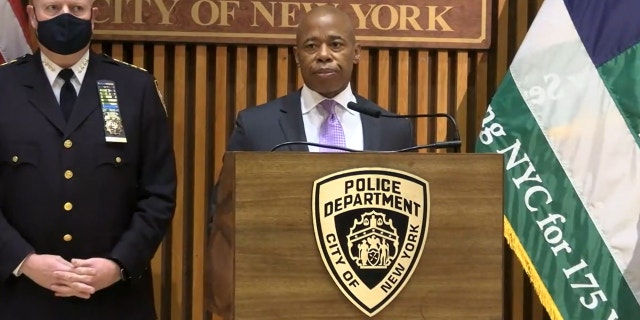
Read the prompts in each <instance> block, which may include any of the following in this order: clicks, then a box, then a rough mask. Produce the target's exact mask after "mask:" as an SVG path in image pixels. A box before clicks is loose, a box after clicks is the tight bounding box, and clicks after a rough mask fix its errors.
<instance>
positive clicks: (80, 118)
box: [65, 52, 102, 136]
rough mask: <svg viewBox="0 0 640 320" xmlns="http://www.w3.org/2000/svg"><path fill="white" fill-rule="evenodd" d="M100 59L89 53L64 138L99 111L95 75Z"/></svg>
mask: <svg viewBox="0 0 640 320" xmlns="http://www.w3.org/2000/svg"><path fill="white" fill-rule="evenodd" d="M101 59H102V58H101V56H100V55H97V54H94V53H93V52H91V53H90V57H89V65H88V66H87V73H86V74H85V75H84V79H83V80H82V86H81V87H80V93H78V99H76V104H75V105H74V106H73V111H72V112H71V116H69V122H68V124H67V128H66V130H65V136H69V135H71V133H73V131H75V130H76V129H77V128H78V127H79V126H80V125H81V124H82V123H83V122H84V121H85V119H87V117H89V115H90V114H91V113H93V112H94V111H97V110H99V109H100V98H99V96H98V87H97V81H98V78H97V75H98V73H99V72H98V70H99V69H100V64H101V63H102V60H101Z"/></svg>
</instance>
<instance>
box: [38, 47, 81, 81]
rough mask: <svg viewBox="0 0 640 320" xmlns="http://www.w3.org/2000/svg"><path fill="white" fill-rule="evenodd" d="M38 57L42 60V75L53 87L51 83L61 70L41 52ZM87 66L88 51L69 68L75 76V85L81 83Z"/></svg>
mask: <svg viewBox="0 0 640 320" xmlns="http://www.w3.org/2000/svg"><path fill="white" fill-rule="evenodd" d="M40 57H41V58H42V65H43V66H44V73H45V74H46V75H47V79H49V84H51V86H53V82H54V81H56V78H57V77H58V73H60V71H61V70H62V69H63V68H62V67H60V66H59V65H57V64H55V63H54V62H53V61H51V59H49V58H48V57H47V56H46V55H44V53H42V52H40ZM87 65H89V50H87V51H86V52H85V53H84V54H83V55H82V57H81V58H80V60H78V62H76V63H75V64H74V65H72V66H71V70H73V73H74V75H75V76H76V77H75V78H76V80H77V81H78V82H77V83H82V80H83V79H84V75H85V74H86V73H87Z"/></svg>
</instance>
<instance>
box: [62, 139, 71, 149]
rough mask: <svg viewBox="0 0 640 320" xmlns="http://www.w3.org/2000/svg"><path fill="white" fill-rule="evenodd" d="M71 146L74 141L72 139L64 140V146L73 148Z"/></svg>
mask: <svg viewBox="0 0 640 320" xmlns="http://www.w3.org/2000/svg"><path fill="white" fill-rule="evenodd" d="M71 146H73V142H71V140H69V139H67V140H65V141H64V147H65V148H67V149H69V148H71Z"/></svg>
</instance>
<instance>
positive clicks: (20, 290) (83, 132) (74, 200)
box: [0, 0, 176, 320]
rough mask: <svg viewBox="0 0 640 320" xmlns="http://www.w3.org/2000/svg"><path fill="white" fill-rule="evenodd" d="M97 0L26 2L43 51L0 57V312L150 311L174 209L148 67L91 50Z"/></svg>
mask: <svg viewBox="0 0 640 320" xmlns="http://www.w3.org/2000/svg"><path fill="white" fill-rule="evenodd" d="M96 10H97V9H96V8H92V0H33V4H32V5H29V6H27V12H28V14H29V20H30V23H31V25H32V27H33V28H34V29H35V30H36V32H37V38H38V42H39V46H40V51H37V52H36V53H34V54H33V55H27V56H25V57H22V58H20V59H17V60H16V61H13V62H11V63H7V64H5V65H4V66H1V67H0V99H1V100H0V319H12V320H20V319H27V320H32V319H38V320H47V319H52V320H53V319H64V320H74V319H82V320H87V319H92V320H102V319H104V320H107V319H108V320H115V319H117V320H123V319H136V320H138V319H141V320H146V319H149V320H151V319H156V318H157V317H156V312H155V310H154V300H153V288H152V279H151V270H150V261H151V258H152V256H153V255H154V253H155V251H156V249H157V248H158V246H159V244H160V242H161V241H162V239H163V237H164V234H165V231H166V229H167V227H168V225H169V224H170V221H171V218H172V216H173V212H174V208H175V190H176V172H175V161H174V155H173V150H172V142H171V136H170V131H169V127H168V121H167V114H166V110H165V108H164V105H163V103H162V100H161V99H162V98H161V96H160V95H159V93H158V91H157V87H156V85H155V83H154V79H153V77H152V76H151V75H150V74H149V73H148V72H146V71H144V70H140V69H139V68H135V67H133V66H130V65H127V64H125V63H122V62H118V61H115V60H113V59H111V58H109V57H107V56H105V55H99V54H96V53H93V52H91V51H90V50H89V44H90V40H91V35H92V31H93V18H94V17H95V16H96Z"/></svg>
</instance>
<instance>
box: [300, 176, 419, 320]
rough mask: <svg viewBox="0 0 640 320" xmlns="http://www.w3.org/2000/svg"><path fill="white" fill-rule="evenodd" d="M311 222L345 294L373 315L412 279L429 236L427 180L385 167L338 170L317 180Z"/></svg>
mask: <svg viewBox="0 0 640 320" xmlns="http://www.w3.org/2000/svg"><path fill="white" fill-rule="evenodd" d="M312 199H313V200H312V202H313V203H312V209H311V211H312V215H313V227H314V231H315V236H316V242H317V244H318V249H319V250H320V255H321V257H322V260H323V262H324V264H325V266H326V268H327V270H328V271H329V274H330V275H331V277H332V278H333V280H334V282H335V283H336V285H337V286H338V288H340V290H341V291H342V293H343V294H344V295H345V296H346V297H347V299H349V300H350V301H351V302H352V303H353V304H354V305H355V306H356V307H357V308H358V309H360V310H361V311H362V312H364V313H365V314H366V315H368V316H370V317H372V316H374V315H376V314H377V313H378V312H380V311H381V310H382V309H383V308H384V307H386V306H387V305H388V304H389V303H391V301H393V299H394V298H395V297H396V296H397V295H398V294H399V293H400V291H401V290H402V288H404V286H405V284H407V283H408V282H409V279H410V278H411V275H412V274H413V271H414V270H415V269H416V267H417V265H418V262H419V261H420V257H421V255H422V250H423V248H424V245H425V242H426V239H427V230H428V227H429V184H428V182H427V181H425V180H423V179H421V178H420V177H418V176H415V175H413V174H410V173H407V172H403V171H399V170H394V169H387V168H358V169H351V170H345V171H340V172H336V173H334V174H331V175H328V176H325V177H322V178H320V179H318V180H316V181H315V182H314V185H313V196H312Z"/></svg>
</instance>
